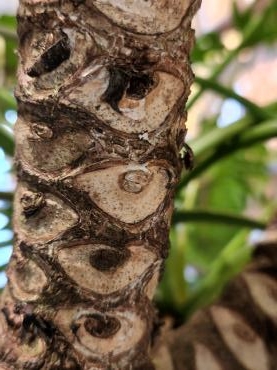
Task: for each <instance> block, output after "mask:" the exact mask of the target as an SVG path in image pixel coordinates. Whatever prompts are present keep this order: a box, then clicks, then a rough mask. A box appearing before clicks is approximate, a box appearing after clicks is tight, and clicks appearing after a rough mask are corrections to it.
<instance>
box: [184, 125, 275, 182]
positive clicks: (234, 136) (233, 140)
mask: <svg viewBox="0 0 277 370" xmlns="http://www.w3.org/2000/svg"><path fill="white" fill-rule="evenodd" d="M246 123H247V122H244V124H241V126H240V128H241V129H239V127H238V126H236V127H235V128H234V130H232V129H230V131H227V133H226V132H225V131H223V132H222V133H223V135H222V137H221V138H220V131H219V135H218V136H216V135H215V138H213V137H212V139H213V141H214V143H215V142H216V145H217V147H215V148H214V146H213V145H211V144H210V143H206V145H205V148H214V150H213V152H211V153H210V154H208V153H207V155H206V157H205V159H204V160H203V161H199V165H197V166H196V167H195V168H194V169H193V170H192V171H191V172H189V173H187V174H186V175H185V176H184V177H183V178H182V180H181V181H180V183H179V186H178V189H181V188H182V187H184V186H186V185H187V183H188V182H189V181H191V180H192V179H194V178H196V177H198V176H199V175H200V174H202V173H203V172H204V171H205V170H207V169H208V168H210V167H211V166H212V165H214V164H216V163H217V162H219V161H220V160H222V159H223V158H226V157H228V156H230V155H231V154H233V153H234V152H236V151H238V150H240V149H243V148H249V147H251V146H253V145H255V144H257V143H260V142H262V141H264V140H267V139H270V138H273V137H277V120H270V121H264V122H260V123H259V126H256V127H254V128H251V130H245V132H244V133H243V134H242V136H241V137H239V136H238V134H239V133H240V132H242V131H244V129H245V127H246V126H247V124H246ZM227 128H228V127H227ZM227 128H226V129H227ZM230 128H231V127H230ZM220 130H224V129H220ZM225 134H226V135H225ZM192 148H193V146H192ZM193 149H194V148H193ZM199 152H200V153H201V150H199V149H198V153H199ZM203 152H204V150H202V153H201V154H202V155H203ZM199 157H200V155H199V154H198V156H196V160H195V161H196V163H197V158H199Z"/></svg>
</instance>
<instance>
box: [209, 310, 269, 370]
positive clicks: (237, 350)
mask: <svg viewBox="0 0 277 370" xmlns="http://www.w3.org/2000/svg"><path fill="white" fill-rule="evenodd" d="M211 314H212V317H213V320H214V323H215V325H216V327H217V329H218V330H219V332H220V334H221V336H222V338H223V339H224V341H225V343H226V345H227V346H228V347H229V349H230V350H231V351H232V353H233V354H234V356H235V357H236V358H237V359H238V361H239V362H240V363H241V364H242V365H243V366H245V367H246V368H247V369H248V370H269V364H268V354H267V350H266V348H265V344H264V343H263V341H262V339H261V338H260V337H259V336H258V334H257V333H255V332H254V331H253V330H252V329H251V328H250V327H249V326H248V325H247V324H246V322H245V321H244V319H243V318H242V317H241V316H240V315H239V314H238V313H236V312H234V311H232V310H230V309H228V308H224V307H221V306H213V307H212V308H211Z"/></svg>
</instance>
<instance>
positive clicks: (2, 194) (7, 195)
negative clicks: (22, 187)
mask: <svg viewBox="0 0 277 370" xmlns="http://www.w3.org/2000/svg"><path fill="white" fill-rule="evenodd" d="M0 199H1V200H7V201H10V202H12V201H13V193H11V192H9V191H0Z"/></svg>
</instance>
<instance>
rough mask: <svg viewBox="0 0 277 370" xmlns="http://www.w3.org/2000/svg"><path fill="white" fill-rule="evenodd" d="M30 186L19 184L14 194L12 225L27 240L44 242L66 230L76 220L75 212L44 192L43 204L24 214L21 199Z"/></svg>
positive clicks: (58, 199)
mask: <svg viewBox="0 0 277 370" xmlns="http://www.w3.org/2000/svg"><path fill="white" fill-rule="evenodd" d="M30 191H31V190H30V188H29V187H27V185H25V184H19V185H18V187H17V192H16V194H15V208H14V227H15V228H16V229H17V232H18V234H19V236H20V237H21V238H22V239H23V240H28V241H29V242H30V241H32V242H40V243H43V242H46V241H49V240H51V239H53V238H54V237H57V236H58V235H59V234H60V233H62V232H64V231H66V230H67V229H69V228H70V227H72V226H73V225H75V224H76V223H77V222H78V216H77V214H76V213H75V212H74V211H73V210H72V209H71V208H70V207H69V206H67V205H66V204H65V202H63V201H62V200H61V199H60V198H58V197H56V196H54V195H52V194H50V193H45V194H44V197H45V205H44V206H43V207H42V208H41V209H38V210H37V211H35V212H34V213H33V214H31V215H29V216H26V215H25V214H24V210H23V208H22V202H21V199H22V197H24V194H25V193H26V192H30Z"/></svg>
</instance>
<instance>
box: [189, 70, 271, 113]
mask: <svg viewBox="0 0 277 370" xmlns="http://www.w3.org/2000/svg"><path fill="white" fill-rule="evenodd" d="M195 82H196V83H198V84H199V85H200V86H201V87H203V88H204V89H205V90H206V89H211V90H213V91H215V92H217V93H219V94H220V95H223V96H225V97H228V98H232V99H234V100H236V101H238V102H239V103H240V104H241V105H243V106H244V107H245V108H246V109H247V110H248V112H249V113H250V114H251V115H252V116H253V117H255V118H257V119H259V120H264V119H268V118H271V117H272V115H271V113H270V112H267V111H266V109H264V108H262V107H259V106H258V105H256V104H255V103H253V102H251V101H250V100H248V99H246V98H244V97H243V96H241V95H239V94H237V93H236V92H235V91H233V90H232V89H229V88H227V87H225V86H223V85H220V84H219V83H217V82H216V81H214V80H210V79H209V80H207V79H204V78H201V77H196V78H195Z"/></svg>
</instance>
